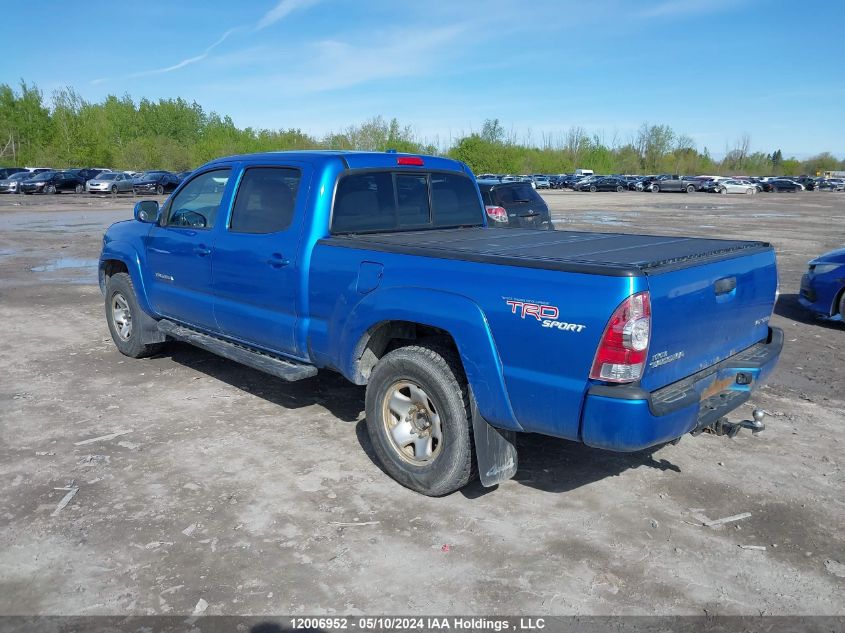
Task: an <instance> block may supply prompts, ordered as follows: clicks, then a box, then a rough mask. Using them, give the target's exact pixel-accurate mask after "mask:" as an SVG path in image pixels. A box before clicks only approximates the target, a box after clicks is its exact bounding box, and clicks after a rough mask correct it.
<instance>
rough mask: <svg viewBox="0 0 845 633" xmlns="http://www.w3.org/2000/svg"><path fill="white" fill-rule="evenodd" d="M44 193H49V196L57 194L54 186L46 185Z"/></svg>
mask: <svg viewBox="0 0 845 633" xmlns="http://www.w3.org/2000/svg"><path fill="white" fill-rule="evenodd" d="M44 193H49V194H50V195H52V194H54V193H58V190H57V189H56V185H47V186H46V187H44Z"/></svg>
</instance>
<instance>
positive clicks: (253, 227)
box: [214, 163, 311, 356]
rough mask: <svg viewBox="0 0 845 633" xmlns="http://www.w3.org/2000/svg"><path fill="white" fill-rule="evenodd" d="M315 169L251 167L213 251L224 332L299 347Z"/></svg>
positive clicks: (276, 347) (288, 349)
mask: <svg viewBox="0 0 845 633" xmlns="http://www.w3.org/2000/svg"><path fill="white" fill-rule="evenodd" d="M310 180H311V168H310V166H308V165H307V164H291V163H289V164H286V165H285V166H270V165H268V166H248V167H246V168H245V169H244V171H243V173H242V175H241V178H240V182H239V183H238V185H237V190H236V192H235V195H234V203H233V204H232V210H231V213H230V216H229V219H228V223H227V225H226V227H225V229H224V230H223V231H221V233H220V235H219V238H218V240H217V242H216V244H215V249H214V293H215V309H214V310H215V315H216V317H217V322H218V324H219V325H220V329H221V331H222V332H223V333H224V334H225V335H227V336H229V337H231V338H234V339H236V340H240V341H243V342H245V343H248V344H250V345H252V346H255V347H260V348H263V349H266V350H269V351H272V352H278V353H282V354H286V355H289V356H302V355H304V353H305V350H300V349H297V344H296V336H295V329H296V321H297V304H298V296H299V292H300V290H301V289H303V288H304V284H305V275H306V274H307V269H308V262H307V261H306V262H301V261H298V260H297V253H298V246H299V238H300V234H301V232H302V224H303V222H304V221H305V220H304V215H305V203H306V198H307V193H308V184H309V182H310Z"/></svg>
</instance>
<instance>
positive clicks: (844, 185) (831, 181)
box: [816, 178, 845, 191]
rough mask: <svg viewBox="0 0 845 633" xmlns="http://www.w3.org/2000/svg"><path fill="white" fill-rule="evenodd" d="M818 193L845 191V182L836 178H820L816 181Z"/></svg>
mask: <svg viewBox="0 0 845 633" xmlns="http://www.w3.org/2000/svg"><path fill="white" fill-rule="evenodd" d="M816 189H817V190H818V191H845V181H842V180H836V179H835V178H820V179H819V180H817V181H816Z"/></svg>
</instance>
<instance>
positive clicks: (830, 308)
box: [798, 248, 845, 321]
mask: <svg viewBox="0 0 845 633" xmlns="http://www.w3.org/2000/svg"><path fill="white" fill-rule="evenodd" d="M809 266H810V268H809V270H807V273H806V274H805V275H804V276H803V277H802V278H801V293H800V294H799V296H798V301H800V302H801V305H803V306H804V307H805V308H807V309H809V310H812V311H813V312H815V313H816V314H818V315H820V316H824V317H828V318H829V319H831V320H834V321H842V320H844V319H845V248H840V249H839V250H835V251H830V252H829V253H825V254H824V255H820V256H819V257H817V258H816V259H814V260H812V261H811V262H810V264H809Z"/></svg>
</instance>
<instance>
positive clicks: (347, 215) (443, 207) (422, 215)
mask: <svg viewBox="0 0 845 633" xmlns="http://www.w3.org/2000/svg"><path fill="white" fill-rule="evenodd" d="M529 188H530V187H529ZM482 223H483V214H482V210H481V206H480V204H479V200H478V194H477V193H476V189H475V184H474V183H473V182H472V180H470V179H469V178H467V177H466V176H464V175H461V174H452V173H439V172H432V173H428V172H426V173H421V172H393V171H367V172H361V173H354V174H350V175H348V176H344V177H343V178H341V180H340V182H339V183H338V185H337V193H336V195H335V203H334V212H333V215H332V232H333V233H369V232H380V231H403V230H408V231H410V230H414V229H426V228H442V227H449V226H466V225H470V226H479V225H481V224H482Z"/></svg>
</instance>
